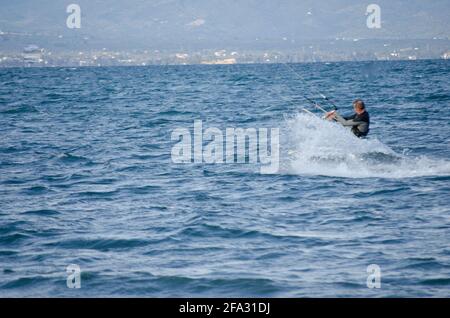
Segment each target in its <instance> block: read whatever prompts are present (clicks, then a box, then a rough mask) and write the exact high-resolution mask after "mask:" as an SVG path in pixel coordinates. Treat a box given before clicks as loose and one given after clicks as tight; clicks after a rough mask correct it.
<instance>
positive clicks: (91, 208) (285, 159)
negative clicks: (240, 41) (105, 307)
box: [0, 60, 450, 297]
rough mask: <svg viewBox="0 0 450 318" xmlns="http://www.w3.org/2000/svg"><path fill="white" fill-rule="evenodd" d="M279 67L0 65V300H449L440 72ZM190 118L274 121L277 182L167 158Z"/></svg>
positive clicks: (432, 67) (446, 113)
mask: <svg viewBox="0 0 450 318" xmlns="http://www.w3.org/2000/svg"><path fill="white" fill-rule="evenodd" d="M290 67H291V68H292V69H291V68H288V67H286V66H285V65H282V64H278V65H277V64H272V65H227V66H211V65H203V66H200V65H198V66H149V67H105V68H103V67H101V68H100V67H99V68H25V69H19V68H11V69H0V131H1V139H0V296H2V297H14V296H38V297H54V296H63V297H98V296H125V297H131V296H145V297H167V296H170V297H193V296H199V297H202V296H205V297H221V296H222V297H228V296H251V297H253V296H255V297H305V296H306V297H334V296H336V297H349V296H352V297H394V296H399V297H424V296H432V297H439V296H440V297H449V296H450V245H449V243H450V208H449V205H450V199H449V197H450V196H449V195H450V182H449V181H450V147H449V137H450V90H449V88H450V86H449V83H450V63H449V61H444V60H439V61H438V60H436V61H405V62H345V63H313V64H295V65H291V66H290ZM319 91H320V92H323V93H325V94H327V95H328V96H331V97H332V98H333V99H334V102H335V103H336V104H337V105H338V106H339V108H340V111H341V112H342V113H348V112H350V111H351V102H352V100H353V99H355V98H357V97H358V98H362V99H364V100H365V101H366V104H367V107H368V110H369V113H370V115H371V119H372V126H371V132H370V138H368V139H365V140H360V139H357V138H355V137H353V136H352V135H351V133H350V132H349V131H348V130H347V129H345V128H343V127H340V126H339V125H337V124H333V123H330V122H325V121H322V120H320V119H317V118H315V117H313V116H311V115H308V114H306V113H302V111H301V108H302V107H305V108H308V109H309V110H311V111H313V112H315V113H317V114H318V115H320V112H318V111H317V110H316V109H314V108H313V107H311V106H310V105H309V104H308V103H307V102H306V101H304V100H303V99H302V97H301V95H304V94H306V95H308V96H309V97H311V98H315V99H317V100H319V99H320V96H319ZM321 102H322V101H321ZM323 105H324V106H325V107H328V108H329V104H328V103H327V102H326V101H323ZM194 120H202V121H203V126H204V128H207V127H219V128H220V129H224V128H225V127H236V128H238V127H242V128H248V127H254V128H260V127H267V128H270V127H278V128H279V129H280V170H279V172H278V173H276V174H261V173H260V169H259V168H260V167H259V164H258V163H246V164H238V163H235V164H230V163H229V164H206V163H203V164H195V163H191V164H175V163H173V162H172V160H171V149H172V147H173V145H174V144H175V142H174V141H172V140H171V133H172V131H173V130H174V129H176V128H180V127H186V128H189V129H192V127H193V122H194ZM69 264H76V265H78V266H79V267H80V269H81V288H79V289H70V288H68V287H67V285H66V280H67V273H66V268H67V266H68V265H69ZM370 264H376V265H378V266H379V267H380V269H381V288H379V289H378V288H375V289H369V288H368V287H367V285H366V282H367V277H368V273H367V266H368V265H370Z"/></svg>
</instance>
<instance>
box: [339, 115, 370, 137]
mask: <svg viewBox="0 0 450 318" xmlns="http://www.w3.org/2000/svg"><path fill="white" fill-rule="evenodd" d="M335 118H336V121H338V122H339V123H341V124H342V125H343V126H351V127H352V132H353V133H354V134H355V136H356V137H366V136H367V134H368V133H369V125H370V118H369V113H368V112H367V111H364V113H362V114H356V113H355V114H353V115H352V116H348V117H342V116H341V115H339V114H337V113H336V117H335Z"/></svg>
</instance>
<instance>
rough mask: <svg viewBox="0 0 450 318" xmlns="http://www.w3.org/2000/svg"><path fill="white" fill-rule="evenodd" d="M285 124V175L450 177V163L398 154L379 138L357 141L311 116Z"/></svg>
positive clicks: (341, 130) (291, 120) (342, 131)
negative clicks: (286, 132)
mask: <svg viewBox="0 0 450 318" xmlns="http://www.w3.org/2000/svg"><path fill="white" fill-rule="evenodd" d="M286 123H287V131H288V139H287V142H288V144H287V147H286V148H287V155H286V154H285V156H286V157H287V158H286V157H285V158H286V161H287V163H286V164H284V167H285V170H284V171H285V172H286V173H294V174H300V175H321V176H335V177H347V178H371V177H379V178H408V177H418V176H433V175H436V176H440V175H441V176H445V175H450V161H446V160H437V159H431V158H429V157H428V156H417V157H414V156H408V154H406V153H401V154H399V153H396V152H395V151H394V150H392V149H391V148H389V146H387V145H385V144H383V143H382V142H381V141H379V140H378V138H377V137H370V138H364V139H361V138H356V137H355V136H354V135H353V133H351V132H350V130H349V129H346V128H344V127H342V126H341V125H339V124H338V123H333V122H328V121H325V120H322V119H320V118H318V117H316V116H312V115H310V114H302V113H300V114H297V115H295V116H293V117H292V118H289V119H287V120H286Z"/></svg>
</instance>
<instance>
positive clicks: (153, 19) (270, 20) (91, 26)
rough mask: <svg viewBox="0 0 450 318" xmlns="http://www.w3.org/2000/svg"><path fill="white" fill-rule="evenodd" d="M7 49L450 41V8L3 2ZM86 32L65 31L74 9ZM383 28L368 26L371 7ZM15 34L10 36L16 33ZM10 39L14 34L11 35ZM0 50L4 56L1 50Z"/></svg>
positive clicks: (280, 2) (382, 2) (204, 1)
mask: <svg viewBox="0 0 450 318" xmlns="http://www.w3.org/2000/svg"><path fill="white" fill-rule="evenodd" d="M0 2H1V11H0V30H1V31H2V32H4V34H3V35H1V37H0V38H1V41H0V46H1V47H3V48H5V47H7V46H14V45H23V44H24V43H26V42H30V41H32V39H33V38H35V39H38V40H39V41H41V42H44V44H47V45H53V46H60V47H64V46H70V45H73V44H74V43H76V45H84V46H86V47H89V46H94V47H95V46H109V47H115V48H124V49H130V48H141V47H158V48H174V47H189V48H195V47H201V48H208V47H217V46H235V47H241V46H242V47H246V48H252V47H257V46H258V45H259V44H260V43H266V44H273V45H274V46H279V45H295V43H300V42H302V41H305V40H308V39H334V38H336V37H349V38H390V39H392V38H393V39H403V38H410V39H411V38H414V39H417V38H429V39H431V38H433V37H444V38H446V37H449V36H450V23H449V16H450V0H434V1H433V0H432V1H424V0H408V1H406V0H397V1H396V0H371V1H355V0H320V1H319V0H277V1H275V0H271V1H269V0H227V1H225V0H147V1H143V0H123V1H118V0H97V1H96V0H69V1H63V0H41V1H35V0H33V1H32V0H14V1H10V0H1V1H0ZM71 3H75V4H78V5H79V6H80V8H81V28H80V29H69V28H67V26H66V19H67V17H68V15H69V14H68V13H66V8H67V6H68V5H69V4H71ZM371 3H375V4H378V5H379V6H380V8H381V28H380V29H369V28H368V27H367V25H366V19H367V16H366V15H365V13H366V8H367V6H368V5H369V4H371ZM11 32H12V33H16V34H10V33H11ZM5 33H9V34H8V35H5ZM1 47H0V49H1Z"/></svg>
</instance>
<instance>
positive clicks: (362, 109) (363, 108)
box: [353, 99, 366, 114]
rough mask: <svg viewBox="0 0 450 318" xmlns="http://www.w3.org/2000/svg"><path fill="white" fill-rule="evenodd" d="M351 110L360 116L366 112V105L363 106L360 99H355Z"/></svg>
mask: <svg viewBox="0 0 450 318" xmlns="http://www.w3.org/2000/svg"><path fill="white" fill-rule="evenodd" d="M353 108H354V109H355V112H356V113H357V114H362V113H364V112H365V111H366V105H364V102H363V101H362V100H360V99H356V100H355V101H354V102H353Z"/></svg>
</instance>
